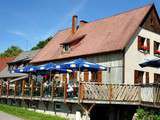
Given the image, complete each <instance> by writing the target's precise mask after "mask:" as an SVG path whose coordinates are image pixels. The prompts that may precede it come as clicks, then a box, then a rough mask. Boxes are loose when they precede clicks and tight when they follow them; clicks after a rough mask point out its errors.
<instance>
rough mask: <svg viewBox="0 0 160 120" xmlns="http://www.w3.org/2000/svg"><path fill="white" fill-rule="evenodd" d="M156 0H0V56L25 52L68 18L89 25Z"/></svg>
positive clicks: (159, 0)
mask: <svg viewBox="0 0 160 120" xmlns="http://www.w3.org/2000/svg"><path fill="white" fill-rule="evenodd" d="M152 2H154V4H155V6H156V8H157V10H158V13H159V15H160V0H0V43H1V47H0V52H2V51H4V50H5V49H7V48H8V47H9V46H11V45H16V46H19V47H21V48H22V49H23V50H29V49H31V47H33V46H34V45H36V44H37V43H38V41H40V40H43V39H45V38H47V37H49V36H50V35H53V34H55V33H56V32H57V31H58V30H61V29H64V28H66V27H69V26H71V17H72V15H74V14H76V15H78V19H80V20H81V19H83V20H86V21H93V20H96V19H100V18H104V17H107V16H111V15H114V14H117V13H120V12H123V11H127V10H129V9H133V8H136V7H139V6H143V5H146V4H148V3H152Z"/></svg>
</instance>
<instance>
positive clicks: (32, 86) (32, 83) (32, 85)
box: [31, 79, 34, 98]
mask: <svg viewBox="0 0 160 120" xmlns="http://www.w3.org/2000/svg"><path fill="white" fill-rule="evenodd" d="M33 89H34V80H33V79H31V98H32V97H33V92H34V91H33Z"/></svg>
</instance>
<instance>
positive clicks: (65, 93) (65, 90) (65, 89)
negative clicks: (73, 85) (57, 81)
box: [64, 77, 67, 102]
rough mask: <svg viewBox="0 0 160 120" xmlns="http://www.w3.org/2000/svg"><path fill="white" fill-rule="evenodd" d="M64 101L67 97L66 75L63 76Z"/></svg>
mask: <svg viewBox="0 0 160 120" xmlns="http://www.w3.org/2000/svg"><path fill="white" fill-rule="evenodd" d="M64 79H65V81H64V102H66V98H67V77H65V78H64Z"/></svg>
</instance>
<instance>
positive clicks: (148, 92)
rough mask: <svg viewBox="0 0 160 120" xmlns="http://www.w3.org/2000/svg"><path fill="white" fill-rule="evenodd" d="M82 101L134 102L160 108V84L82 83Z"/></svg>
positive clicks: (101, 102) (133, 103) (102, 102)
mask: <svg viewBox="0 0 160 120" xmlns="http://www.w3.org/2000/svg"><path fill="white" fill-rule="evenodd" d="M80 88H81V92H80V101H81V102H90V103H100V104H104V103H106V104H132V105H145V106H151V107H158V108H160V84H149V85H126V84H99V83H91V82H89V83H86V82H84V83H81V85H80Z"/></svg>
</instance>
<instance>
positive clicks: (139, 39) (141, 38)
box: [137, 35, 150, 54]
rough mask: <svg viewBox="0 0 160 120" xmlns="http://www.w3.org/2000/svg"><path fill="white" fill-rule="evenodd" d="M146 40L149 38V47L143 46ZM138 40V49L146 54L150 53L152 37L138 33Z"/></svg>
mask: <svg viewBox="0 0 160 120" xmlns="http://www.w3.org/2000/svg"><path fill="white" fill-rule="evenodd" d="M145 40H147V48H143V44H144V42H145ZM137 41H138V42H137V44H138V45H137V49H138V51H140V52H141V53H144V54H150V39H149V38H145V37H142V36H140V35H138V40H137ZM145 49H146V50H145Z"/></svg>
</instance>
